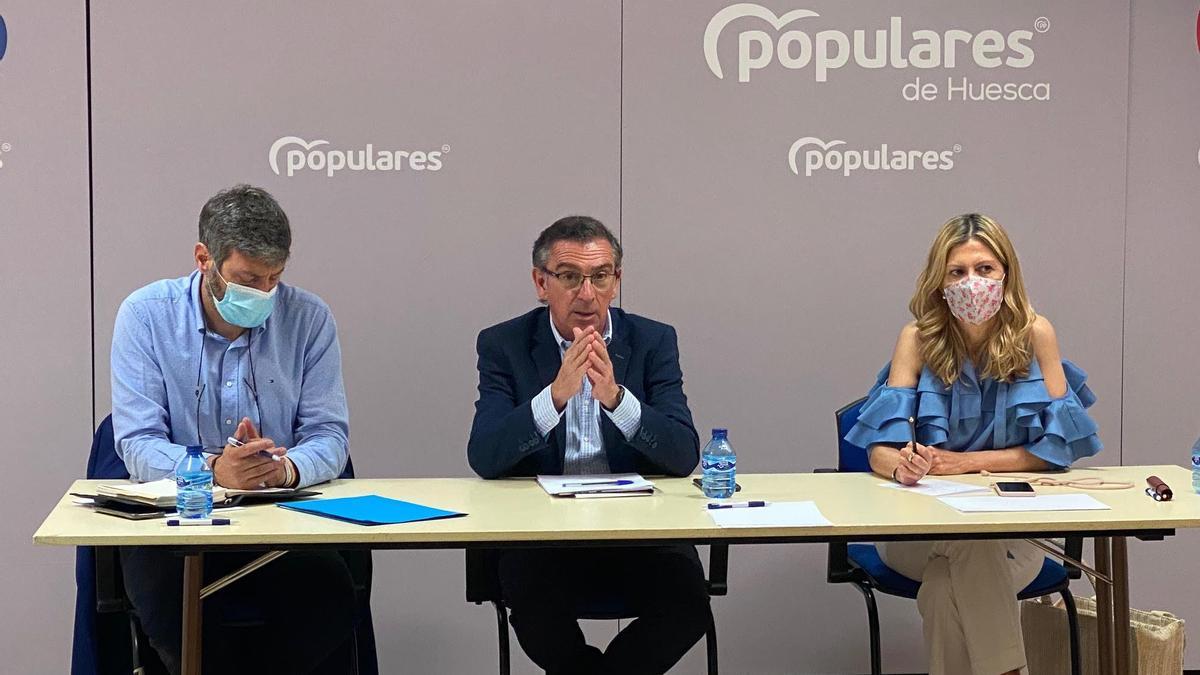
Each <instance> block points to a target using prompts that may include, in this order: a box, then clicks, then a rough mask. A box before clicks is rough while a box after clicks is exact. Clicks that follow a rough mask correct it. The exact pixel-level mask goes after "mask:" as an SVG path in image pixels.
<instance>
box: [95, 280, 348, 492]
mask: <svg viewBox="0 0 1200 675" xmlns="http://www.w3.org/2000/svg"><path fill="white" fill-rule="evenodd" d="M202 285H203V282H202V277H201V275H200V273H199V272H198V271H195V272H192V273H191V275H189V276H186V277H182V278H179V279H165V280H162V281H156V282H154V283H152V284H150V285H148V286H144V287H142V288H140V289H138V290H136V291H134V292H133V293H132V294H131V295H130V296H129V297H128V298H126V299H125V301H124V302H123V303H121V308H120V309H119V310H118V311H117V321H116V326H115V328H114V330H113V342H112V410H113V436H114V440H115V441H116V450H117V454H118V455H119V456H120V457H121V459H122V460H124V462H125V466H126V468H128V470H129V473H130V475H131V476H132V477H133V478H134V479H136V480H143V481H148V480H156V479H159V478H164V477H166V476H169V475H171V473H172V472H173V471H174V468H175V464H176V462H178V461H179V458H180V457H182V456H183V455H184V454H185V453H186V447H187V446H189V445H201V446H204V447H206V448H211V447H220V446H224V445H225V439H226V438H227V437H229V436H232V435H233V434H234V432H235V431H236V430H237V425H238V422H240V421H241V419H242V418H243V417H249V418H250V419H251V420H252V421H253V422H254V424H255V426H256V427H257V428H258V430H259V433H260V434H262V436H263V437H264V438H270V439H271V440H273V441H274V442H275V445H277V446H280V447H284V448H287V456H288V458H289V459H291V460H292V464H293V465H295V467H296V470H297V472H298V473H299V474H300V476H299V480H300V482H299V485H301V486H306V485H312V484H314V483H320V482H323V481H327V480H330V479H332V478H337V476H338V475H339V474H341V472H342V469H343V468H344V467H345V465H346V458H347V457H348V456H349V433H350V423H349V413H348V412H347V409H346V392H345V388H344V386H343V384H342V354H341V347H340V346H339V345H338V339H337V327H336V326H335V324H334V321H333V315H332V314H331V313H330V311H329V307H328V306H327V305H326V304H325V303H324V301H322V300H321V299H320V298H318V297H317V296H316V295H314V294H312V293H309V292H308V291H304V290H302V289H299V288H295V287H293V286H288V285H286V284H283V283H280V284H279V286H278V289H279V290H278V291H277V293H276V298H275V309H274V310H273V311H272V312H271V316H270V317H269V318H268V319H267V320H266V322H265V323H264V324H263V325H262V326H260V327H258V328H254V329H251V330H247V331H245V332H244V333H242V334H241V335H240V336H238V338H237V339H236V340H233V341H230V340H227V339H225V338H224V337H221V336H220V335H218V334H217V333H215V332H212V331H210V330H208V329H207V328H206V326H205V322H204V310H203V305H202V304H201V302H200V291H201V288H200V287H201V286H202ZM248 347H249V349H248ZM201 353H203V365H202V363H201ZM251 362H253V371H252V370H251ZM197 381H199V386H197ZM255 389H257V392H258V397H257V398H258V401H257V403H256V402H255V397H254V390H255ZM197 390H199V391H197ZM197 404H198V405H199V417H198V418H197Z"/></svg>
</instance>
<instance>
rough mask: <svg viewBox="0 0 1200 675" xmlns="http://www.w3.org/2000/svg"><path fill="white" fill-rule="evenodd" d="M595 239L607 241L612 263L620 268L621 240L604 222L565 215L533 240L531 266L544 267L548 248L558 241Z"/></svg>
mask: <svg viewBox="0 0 1200 675" xmlns="http://www.w3.org/2000/svg"><path fill="white" fill-rule="evenodd" d="M596 239H603V240H604V241H607V242H608V244H609V246H612V252H613V265H614V266H615V267H616V268H617V269H621V256H622V253H623V252H622V251H621V242H619V241H617V238H616V236H614V235H613V233H612V231H611V230H609V229H608V228H607V227H605V226H604V223H602V222H600V221H599V220H596V219H595V218H592V217H590V216H567V217H565V218H559V219H558V220H556V221H554V224H553V225H551V226H550V227H547V228H546V229H544V230H542V233H541V234H539V235H538V238H537V240H536V241H534V242H533V266H534V267H537V268H538V269H546V263H548V262H549V261H550V249H552V248H554V245H555V244H556V243H558V242H560V241H575V242H579V243H581V244H582V243H587V242H589V241H594V240H596Z"/></svg>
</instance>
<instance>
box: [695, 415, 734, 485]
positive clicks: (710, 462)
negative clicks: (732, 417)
mask: <svg viewBox="0 0 1200 675" xmlns="http://www.w3.org/2000/svg"><path fill="white" fill-rule="evenodd" d="M700 468H701V469H703V470H704V478H703V479H702V480H701V482H700V485H701V487H702V488H703V489H704V496H705V497H708V498H709V499H728V498H730V497H732V496H733V493H734V490H735V488H736V485H737V482H736V480H737V454H736V453H734V451H733V446H732V445H730V444H729V431H728V430H727V429H713V430H712V440H711V441H709V442H708V445H706V446H704V452H703V453H702V454H701V456H700Z"/></svg>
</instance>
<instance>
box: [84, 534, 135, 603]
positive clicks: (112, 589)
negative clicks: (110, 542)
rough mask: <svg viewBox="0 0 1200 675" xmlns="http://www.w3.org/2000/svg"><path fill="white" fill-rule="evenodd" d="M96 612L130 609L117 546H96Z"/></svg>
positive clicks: (94, 550) (94, 549)
mask: <svg viewBox="0 0 1200 675" xmlns="http://www.w3.org/2000/svg"><path fill="white" fill-rule="evenodd" d="M92 550H93V552H94V555H95V558H96V612H97V613H100V614H107V613H111V612H124V611H127V610H128V609H129V600H128V599H127V598H126V597H125V581H124V579H123V578H122V577H121V558H120V556H119V554H118V551H117V548H116V547H115V546H96V547H94V548H93V549H92Z"/></svg>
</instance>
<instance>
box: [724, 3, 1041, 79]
mask: <svg viewBox="0 0 1200 675" xmlns="http://www.w3.org/2000/svg"><path fill="white" fill-rule="evenodd" d="M819 16H820V15H819V14H817V13H816V12H814V11H812V10H808V9H796V10H792V11H790V12H785V13H784V14H783V15H782V16H776V14H775V13H774V12H772V11H771V10H769V9H767V8H765V7H763V6H762V5H758V4H755V3H750V2H741V3H737V4H734V5H730V6H728V7H726V8H725V9H722V10H721V11H719V12H717V13H716V14H715V15H714V16H713V18H712V19H711V20H710V21H709V22H708V27H707V28H705V29H704V59H705V61H706V62H707V63H708V69H709V70H710V71H712V74H713V75H716V76H717V79H724V78H725V72H724V70H723V69H722V67H721V62H720V59H719V58H718V53H717V44H718V42H719V41H720V38H721V35H722V32H723V31H724V30H725V28H726V27H727V26H729V24H731V23H733V22H735V21H738V20H739V19H758V20H761V21H765V22H766V23H768V24H770V26H771V27H772V28H774V33H775V34H772V33H769V32H767V31H764V30H760V29H756V28H749V27H747V28H746V29H745V30H742V31H741V32H739V33H738V34H737V44H738V51H737V79H738V82H749V81H750V74H751V73H752V72H754V71H756V70H762V69H763V68H766V67H768V66H770V65H771V64H772V63H774V62H776V61H778V62H779V65H781V66H783V67H784V68H787V69H790V70H802V69H804V68H807V67H808V66H810V65H811V66H812V69H813V77H814V79H815V80H816V81H817V82H825V81H827V80H828V79H829V74H830V72H831V71H834V70H837V69H839V68H843V67H845V66H847V65H850V64H852V63H853V64H855V65H858V66H859V67H862V68H885V67H890V68H896V69H903V68H908V67H910V66H911V67H913V68H925V69H929V68H946V69H952V68H955V67H956V66H957V65H958V63H959V62H960V61H962V60H964V59H969V60H970V61H971V62H973V63H975V64H976V65H978V66H980V67H982V68H999V67H1001V66H1007V67H1009V68H1028V67H1029V66H1031V65H1032V64H1033V60H1034V52H1033V48H1032V47H1031V46H1030V45H1029V41H1030V40H1032V39H1033V36H1034V33H1033V31H1029V30H1014V31H1010V32H1008V33H1002V32H1000V31H998V30H991V29H989V30H982V31H979V32H975V33H972V32H970V31H966V30H961V29H957V28H950V29H947V30H944V31H936V30H928V29H919V30H912V31H906V30H905V28H904V19H903V18H902V17H899V16H893V17H891V18H890V21H889V23H888V26H887V27H886V28H884V27H878V28H874V30H867V29H861V28H859V29H852V30H851V31H850V32H847V31H843V30H836V29H832V30H821V31H817V32H816V33H815V34H814V35H810V34H809V33H807V32H805V31H803V30H800V29H799V28H789V29H788V30H786V31H785V30H784V28H787V27H788V26H791V25H792V24H795V23H796V22H797V21H800V20H801V19H810V18H816V17H819ZM1038 20H1039V21H1045V19H1044V18H1039V19H1038ZM747 23H748V22H747ZM1045 27H1046V28H1047V29H1048V27H1049V22H1048V21H1046V22H1045ZM1035 29H1036V30H1038V32H1045V31H1044V30H1042V28H1041V27H1039V26H1038V25H1035ZM780 31H783V32H782V33H781V32H780Z"/></svg>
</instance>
